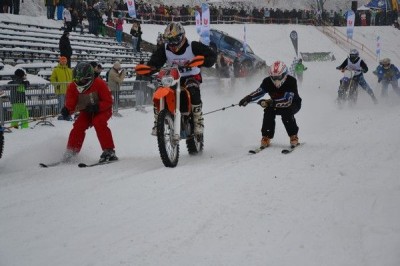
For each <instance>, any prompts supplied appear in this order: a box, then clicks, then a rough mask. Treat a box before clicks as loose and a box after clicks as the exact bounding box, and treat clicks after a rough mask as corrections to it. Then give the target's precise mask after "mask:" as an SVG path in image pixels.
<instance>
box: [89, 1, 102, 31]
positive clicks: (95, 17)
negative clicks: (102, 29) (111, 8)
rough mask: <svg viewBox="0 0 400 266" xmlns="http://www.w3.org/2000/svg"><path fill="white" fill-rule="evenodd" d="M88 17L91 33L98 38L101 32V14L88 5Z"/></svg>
mask: <svg viewBox="0 0 400 266" xmlns="http://www.w3.org/2000/svg"><path fill="white" fill-rule="evenodd" d="M86 17H87V20H88V23H89V33H92V34H94V35H96V36H98V34H99V33H98V31H99V19H101V16H100V13H99V11H98V10H97V9H95V8H93V6H92V5H88V8H87V11H86Z"/></svg>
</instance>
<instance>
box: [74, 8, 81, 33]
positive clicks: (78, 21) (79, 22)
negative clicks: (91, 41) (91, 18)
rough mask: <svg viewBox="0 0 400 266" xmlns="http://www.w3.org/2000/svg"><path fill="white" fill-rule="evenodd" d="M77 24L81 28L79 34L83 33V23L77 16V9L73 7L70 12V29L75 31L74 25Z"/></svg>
mask: <svg viewBox="0 0 400 266" xmlns="http://www.w3.org/2000/svg"><path fill="white" fill-rule="evenodd" d="M77 26H79V27H80V28H81V34H83V24H82V21H81V20H80V18H79V13H78V11H77V10H76V9H75V8H74V9H72V12H71V31H72V30H74V32H76V27H77Z"/></svg>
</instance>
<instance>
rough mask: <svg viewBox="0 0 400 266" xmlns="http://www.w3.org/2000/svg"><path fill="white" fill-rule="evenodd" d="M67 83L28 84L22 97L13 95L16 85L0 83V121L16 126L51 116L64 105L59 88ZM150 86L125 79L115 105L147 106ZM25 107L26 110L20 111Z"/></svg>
mask: <svg viewBox="0 0 400 266" xmlns="http://www.w3.org/2000/svg"><path fill="white" fill-rule="evenodd" d="M67 85H68V83H43V84H30V85H29V86H28V87H27V88H26V89H25V96H24V97H21V94H19V95H18V97H15V93H14V92H16V90H17V89H18V87H19V86H20V85H15V84H6V85H0V91H2V92H3V93H1V94H0V95H2V96H1V97H0V124H1V125H2V126H4V125H5V124H11V126H20V125H21V123H24V121H26V120H31V121H33V120H36V119H37V118H44V119H45V118H48V117H54V116H57V115H58V114H60V111H61V108H62V107H63V106H64V102H65V94H64V92H63V89H64V88H66V86H67ZM153 91H154V85H153V84H152V83H151V82H149V81H141V80H136V81H127V82H123V83H122V85H121V87H120V90H119V92H118V94H119V97H118V98H119V102H118V105H117V106H119V108H133V107H135V106H138V105H140V106H143V105H149V104H151V102H152V95H153ZM21 106H25V107H26V110H27V113H25V112H24V111H23V110H22V111H21Z"/></svg>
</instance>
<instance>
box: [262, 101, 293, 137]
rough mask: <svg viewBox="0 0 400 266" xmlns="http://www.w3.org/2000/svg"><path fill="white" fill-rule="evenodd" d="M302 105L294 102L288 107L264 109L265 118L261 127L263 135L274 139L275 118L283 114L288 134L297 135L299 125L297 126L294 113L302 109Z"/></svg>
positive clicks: (282, 117)
mask: <svg viewBox="0 0 400 266" xmlns="http://www.w3.org/2000/svg"><path fill="white" fill-rule="evenodd" d="M300 108H301V106H300V105H297V104H292V105H291V106H290V107H288V108H273V107H267V108H265V109H264V119H263V124H262V128H261V133H262V135H263V136H266V137H269V138H270V139H272V138H273V137H274V135H275V118H276V116H277V115H280V116H281V119H282V122H283V125H284V126H285V129H286V132H287V134H288V136H292V135H297V133H298V132H299V127H298V126H297V123H296V119H295V118H294V115H295V114H296V113H297V112H298V111H299V110H300Z"/></svg>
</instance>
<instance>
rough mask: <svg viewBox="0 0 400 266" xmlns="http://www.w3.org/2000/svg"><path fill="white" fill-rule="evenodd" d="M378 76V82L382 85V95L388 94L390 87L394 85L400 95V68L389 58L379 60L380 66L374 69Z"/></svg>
mask: <svg viewBox="0 0 400 266" xmlns="http://www.w3.org/2000/svg"><path fill="white" fill-rule="evenodd" d="M374 74H376V75H377V76H378V83H381V85H382V93H381V96H382V97H387V96H388V87H389V85H392V88H393V90H394V91H395V92H396V94H397V95H399V96H400V88H399V82H398V79H399V78H400V72H399V69H398V68H397V67H396V66H395V65H393V64H391V63H390V59H389V58H384V59H382V60H381V61H380V62H379V66H378V67H377V68H376V70H375V71H374Z"/></svg>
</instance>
